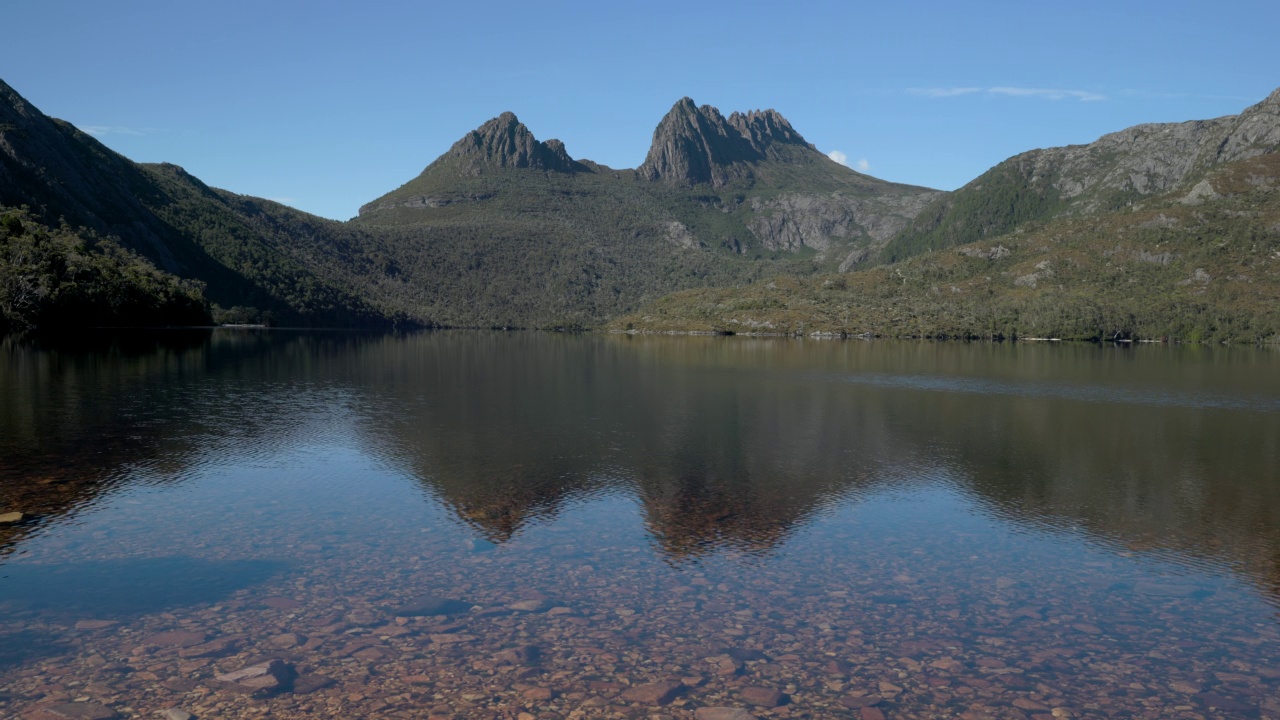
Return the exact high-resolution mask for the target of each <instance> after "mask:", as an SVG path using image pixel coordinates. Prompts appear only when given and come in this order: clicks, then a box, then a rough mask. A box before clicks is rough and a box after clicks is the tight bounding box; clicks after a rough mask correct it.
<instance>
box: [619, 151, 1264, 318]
mask: <svg viewBox="0 0 1280 720" xmlns="http://www.w3.org/2000/svg"><path fill="white" fill-rule="evenodd" d="M613 327H614V329H618V330H633V331H635V330H640V331H654V332H672V331H678V332H733V333H747V332H757V333H761V332H762V333H779V334H782V333H785V334H792V333H799V334H811V333H830V334H836V335H864V334H870V335H877V336H888V337H897V336H910V337H935V338H942V337H947V338H1061V339H1081V340H1111V339H1141V340H1174V341H1233V342H1277V341H1280V154H1275V153H1270V154H1265V155H1261V156H1257V157H1253V158H1250V159H1246V160H1239V161H1236V162H1232V163H1229V164H1226V165H1223V166H1220V167H1218V168H1216V169H1214V170H1213V171H1211V172H1209V173H1208V174H1207V175H1206V176H1204V177H1203V179H1201V180H1199V181H1197V182H1195V183H1194V184H1191V185H1186V184H1184V185H1183V186H1181V187H1179V188H1177V189H1175V190H1173V191H1172V192H1168V193H1166V194H1164V195H1160V196H1157V197H1154V198H1151V199H1148V200H1146V201H1143V202H1141V203H1138V204H1135V205H1133V206H1132V207H1129V208H1127V209H1124V210H1113V211H1111V212H1106V213H1101V214H1097V215H1092V216H1086V217H1073V218H1063V219H1059V220H1054V221H1052V222H1048V223H1043V222H1032V223H1025V224H1023V225H1020V226H1019V227H1018V228H1017V229H1015V230H1014V231H1012V232H1010V233H1006V234H1004V235H1001V236H999V237H995V238H991V239H987V240H983V241H981V242H975V243H969V244H965V245H960V246H957V247H952V248H949V249H946V250H941V251H936V252H932V253H928V254H924V255H920V256H918V257H913V258H911V259H909V260H906V261H904V262H900V263H896V264H890V265H884V266H879V267H875V268H871V269H868V270H863V271H859V272H851V273H842V274H826V275H816V276H810V277H784V278H777V279H774V280H772V281H770V282H765V283H752V284H750V285H746V286H743V287H738V288H725V289H699V290H690V291H686V292H681V293H676V294H673V295H670V296H667V297H665V298H663V299H661V300H660V301H658V302H656V303H654V304H652V305H651V306H649V307H646V308H645V309H643V310H642V311H640V312H637V313H634V314H631V315H628V316H626V317H623V318H621V319H619V320H618V321H616V322H615V323H614V324H613Z"/></svg>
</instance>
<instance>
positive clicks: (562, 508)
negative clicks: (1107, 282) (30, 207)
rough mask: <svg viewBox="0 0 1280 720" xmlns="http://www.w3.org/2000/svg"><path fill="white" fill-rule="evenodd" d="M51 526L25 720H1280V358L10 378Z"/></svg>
mask: <svg viewBox="0 0 1280 720" xmlns="http://www.w3.org/2000/svg"><path fill="white" fill-rule="evenodd" d="M14 510H17V511H24V512H26V513H28V514H30V515H34V516H36V518H35V519H34V520H31V521H28V522H25V523H22V524H19V525H16V526H10V527H0V716H3V717H31V718H38V719H40V720H46V719H56V718H58V717H80V718H88V717H109V716H110V715H109V713H115V714H117V716H119V717H154V716H155V713H156V712H158V711H160V710H163V709H166V708H172V707H176V708H181V709H183V710H185V711H189V712H191V713H194V714H195V715H196V716H198V717H200V718H210V719H212V718H219V719H224V718H240V717H246V718H304V717H305V718H428V717H442V718H443V717H452V718H511V719H515V718H518V717H522V718H524V720H528V719H529V718H538V719H544V718H594V717H627V718H652V717H665V718H694V717H695V713H696V711H697V710H698V709H700V708H709V707H724V708H742V709H744V710H745V711H746V712H749V713H750V715H751V716H754V717H758V718H764V717H804V718H844V717H853V718H859V719H860V720H877V719H878V718H889V719H890V720H892V719H893V718H936V717H962V718H968V719H976V718H1036V719H1037V720H1045V719H1048V718H1054V717H1058V718H1062V717H1072V718H1093V717H1119V718H1131V717H1132V718H1208V717H1224V718H1226V717H1230V718H1236V717H1240V718H1280V617H1278V615H1277V611H1278V610H1280V353H1276V352H1268V351H1262V350H1254V349H1246V348H1229V349H1227V348H1206V349H1196V348H1164V347H1135V348H1116V347H1099V346H1093V345H1061V346H1048V345H1028V344H1022V345H1010V344H1004V345H992V344H970V345H966V344H958V343H943V344H935V343H907V342H880V341H876V342H860V341H847V342H824V341H812V340H804V341H801V340H783V339H758V340H757V339H745V338H645V337H614V336H565V335H547V334H536V333H511V334H489V333H467V332H447V333H428V334H416V335H409V336H401V337H396V336H380V335H361V334H350V333H301V332H288V331H275V332H257V331H213V332H204V333H165V334H117V335H114V336H113V335H106V334H104V335H90V336H87V337H84V338H80V339H79V340H78V341H76V342H74V343H71V342H67V341H63V342H57V343H54V342H50V341H40V342H36V341H32V342H18V341H15V340H12V339H10V340H2V341H0V512H7V511H14ZM272 659H277V660H280V661H282V662H283V663H285V664H286V665H285V666H284V667H285V668H286V671H281V672H280V673H279V674H280V675H281V677H279V678H275V682H277V684H278V685H279V686H280V687H278V688H276V691H275V692H272V693H268V694H262V693H259V694H257V695H254V694H248V693H246V692H244V691H243V690H244V689H243V688H239V687H236V686H234V685H232V684H229V681H225V680H224V681H219V680H218V679H217V678H218V676H220V675H223V674H224V673H228V672H231V671H235V670H239V669H242V668H245V667H249V666H253V665H255V664H258V663H261V662H263V661H266V660H272ZM275 667H277V668H279V667H281V666H279V665H277V666H275ZM295 675H296V677H294V676H295ZM77 713H79V714H78V715H77ZM521 713H524V715H521ZM698 717H699V718H701V719H702V720H707V719H710V720H717V719H718V718H745V717H747V715H745V714H738V715H734V714H731V713H728V712H721V713H718V714H717V713H711V712H706V711H704V712H703V713H702V714H701V715H698Z"/></svg>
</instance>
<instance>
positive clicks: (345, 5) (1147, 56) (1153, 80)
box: [0, 0, 1280, 219]
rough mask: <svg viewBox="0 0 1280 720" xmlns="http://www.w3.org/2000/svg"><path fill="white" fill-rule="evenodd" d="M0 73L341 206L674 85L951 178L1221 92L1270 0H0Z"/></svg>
mask: <svg viewBox="0 0 1280 720" xmlns="http://www.w3.org/2000/svg"><path fill="white" fill-rule="evenodd" d="M0 15H2V16H3V18H4V21H5V22H4V25H5V29H4V42H2V43H0V79H3V80H4V81H6V82H7V83H9V84H10V85H12V86H13V87H14V88H15V89H16V90H17V91H18V92H19V93H22V94H23V95H24V96H25V97H27V99H28V100H30V101H31V102H33V103H35V104H36V106H38V107H39V108H41V109H42V110H43V111H44V112H46V113H47V114H49V115H53V116H55V117H60V118H63V119H66V120H69V121H71V122H73V123H75V124H76V125H78V126H80V127H82V128H85V129H88V130H90V131H91V132H93V133H94V134H96V135H97V136H98V137H99V139H100V140H102V141H103V142H104V143H106V144H107V145H109V146H110V147H112V148H114V149H115V150H117V151H119V152H121V153H123V154H125V155H126V156H128V157H130V158H132V159H134V160H138V161H143V162H158V161H168V162H173V163H177V164H179V165H182V166H183V167H185V168H186V169H187V170H188V171H190V172H191V173H193V174H195V175H196V176H198V177H200V178H201V179H203V180H204V181H205V182H207V183H209V184H210V185H214V186H217V187H222V188H226V189H228V190H233V191H235V192H240V193H245V194H250V195H258V196H262V197H269V198H274V199H280V200H282V201H284V202H287V203H288V204H291V205H293V206H295V207H298V208H300V209H303V210H307V211H309V212H313V213H316V214H319V215H323V216H326V217H333V218H339V219H345V218H348V217H351V216H353V215H354V214H355V213H356V210H357V209H358V208H359V206H360V205H361V204H363V203H365V202H367V201H369V200H371V199H373V198H375V197H377V196H379V195H381V194H383V193H385V192H387V191H389V190H392V189H394V188H396V187H398V186H399V185H401V184H402V183H404V182H406V181H407V180H409V179H410V178H412V177H414V176H415V175H417V173H418V172H420V171H421V170H422V168H423V167H425V166H426V165H427V164H428V163H430V162H431V161H432V160H433V159H434V158H436V157H437V156H438V155H439V154H440V153H442V152H444V151H445V150H447V149H448V148H449V146H450V145H451V144H452V143H453V142H454V141H455V140H457V139H458V138H459V137H461V136H462V135H463V134H465V133H466V132H467V131H469V130H471V129H472V128H474V127H476V126H478V125H479V124H481V123H482V122H484V121H485V120H487V119H489V118H491V117H493V116H495V115H498V114H499V113H501V112H502V111H504V110H512V111H514V112H515V113H516V114H517V115H518V116H519V117H520V119H521V120H523V121H524V122H525V124H527V125H528V126H529V128H530V129H531V130H532V131H533V133H534V134H535V135H537V136H538V137H539V138H540V139H544V140H545V139H549V138H553V137H558V138H560V139H561V140H563V141H564V142H565V144H566V145H567V147H568V150H569V152H570V154H572V155H573V156H574V157H578V158H590V159H592V160H595V161H597V162H602V163H605V164H608V165H612V166H614V167H635V166H636V165H638V164H639V163H640V162H641V161H643V159H644V155H645V152H646V150H647V149H648V146H649V142H650V140H651V138H652V133H653V128H654V126H655V125H656V124H657V122H658V120H659V119H660V118H661V117H662V115H663V114H664V113H665V112H666V111H667V110H668V109H669V108H670V107H671V105H672V104H673V103H674V102H675V101H676V100H678V99H679V98H680V97H682V96H685V95H688V96H691V97H692V98H693V99H694V100H696V101H697V102H698V103H700V104H701V103H706V104H711V105H715V106H716V107H719V108H720V109H721V110H722V111H724V112H725V113H726V114H727V113H729V112H730V111H732V110H748V109H754V108H766V107H772V108H775V109H777V110H779V111H780V112H782V113H783V114H784V115H785V116H786V117H787V118H788V119H790V120H791V122H792V124H793V125H794V126H795V127H796V129H797V130H799V131H800V133H801V134H803V135H804V136H805V138H807V139H808V140H809V141H810V142H812V143H813V144H814V145H816V146H817V147H818V148H819V149H821V150H822V151H824V152H831V151H838V152H840V153H843V154H844V156H846V157H847V162H848V164H850V165H851V166H859V164H860V163H862V167H863V168H865V170H866V171H867V172H869V173H870V174H872V175H875V176H877V177H882V178H885V179H888V180H894V181H899V182H908V183H915V184H920V185H928V186H932V187H938V188H944V189H952V188H955V187H958V186H959V185H962V184H964V183H965V182H967V181H968V180H970V179H972V178H973V177H975V176H976V175H978V174H979V173H981V172H982V171H983V170H985V169H987V168H988V167H990V166H991V165H994V164H995V163H997V162H999V161H1000V160H1003V159H1004V158H1006V157H1008V156H1010V155H1013V154H1016V153H1018V152H1021V151H1024V150H1029V149H1032V148H1036V147H1048V146H1054V145H1062V144H1068V143H1080V142H1088V141H1091V140H1093V139H1095V138H1097V137H1098V136H1099V135H1102V134H1104V133H1107V132H1111V131H1114V130H1119V129H1121V128H1124V127H1127V126H1129V125H1134V124H1137V123H1141V122H1164V121H1178V120H1189V119H1200V118H1208V117H1216V116H1220V115H1227V114H1232V113H1236V112H1239V111H1240V110H1241V109H1243V108H1244V107H1246V106H1248V105H1250V104H1253V103H1255V102H1257V101H1259V100H1261V99H1262V98H1263V97H1265V96H1266V95H1267V94H1268V93H1270V92H1271V91H1272V90H1274V89H1275V88H1276V87H1278V86H1280V52H1277V50H1276V46H1277V43H1276V40H1275V34H1276V28H1278V27H1280V3H1278V2H1275V1H1274V0H1270V1H1265V2H1264V1H1257V2H1233V1H1232V0H1221V1H1219V2H1214V3H1204V2H1168V1H1165V2H1160V3H1154V2H1141V3H1139V2H1106V3H1103V2H1070V3H1041V2H1026V1H1025V0H1022V1H1020V2H980V1H974V2H966V3H952V2H917V3H907V2H902V3H883V2H878V3H861V2H849V1H847V0H846V1H844V2H813V3H804V4H796V5H784V4H782V3H776V2H775V3H764V2H736V3H702V4H697V5H694V4H690V3H683V2H675V3H665V2H645V3H638V2H637V3H623V2H608V1H606V2H600V1H599V0H596V1H595V2H562V3H528V2H522V3H510V2H503V1H499V0H490V1H489V2H485V3H478V4H472V3H467V4H463V3H456V4H445V3H432V2H422V1H418V2H376V1H374V0H370V1H369V2H364V3H353V2H331V1H327V0H307V1H306V2H302V1H297V0H268V1H264V0H255V1H254V2H242V1H241V0H221V1H220V2H216V3H189V2H174V1H173V0H116V1H115V2H111V3H86V2H83V0H5V3H4V8H3V10H0Z"/></svg>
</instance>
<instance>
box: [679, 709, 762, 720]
mask: <svg viewBox="0 0 1280 720" xmlns="http://www.w3.org/2000/svg"><path fill="white" fill-rule="evenodd" d="M693 717H694V720H756V716H755V715H752V714H751V713H749V712H747V711H746V710H743V709H742V708H731V707H704V708H698V709H697V710H696V711H694V713H693Z"/></svg>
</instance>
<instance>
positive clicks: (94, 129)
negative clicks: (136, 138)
mask: <svg viewBox="0 0 1280 720" xmlns="http://www.w3.org/2000/svg"><path fill="white" fill-rule="evenodd" d="M76 127H78V128H80V130H81V131H83V132H86V133H89V134H90V135H92V136H94V137H102V136H103V135H146V133H145V132H143V131H141V130H134V129H133V128H127V127H115V126H111V125H77V126H76Z"/></svg>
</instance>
